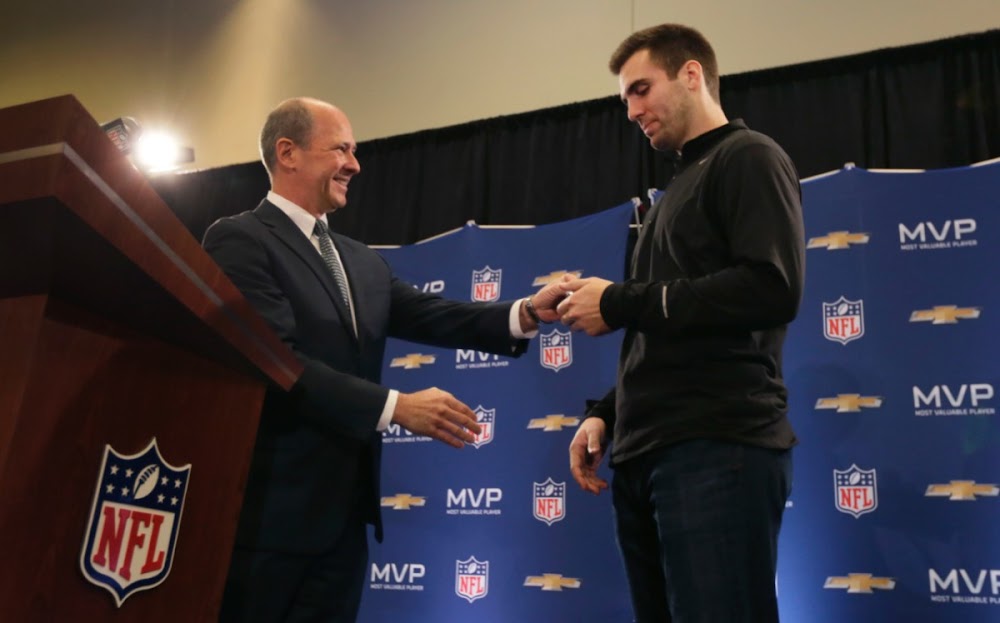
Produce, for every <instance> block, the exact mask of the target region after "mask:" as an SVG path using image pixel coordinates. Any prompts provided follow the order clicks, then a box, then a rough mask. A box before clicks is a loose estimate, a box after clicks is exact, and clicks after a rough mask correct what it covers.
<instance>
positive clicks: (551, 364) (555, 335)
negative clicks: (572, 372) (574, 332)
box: [540, 329, 573, 372]
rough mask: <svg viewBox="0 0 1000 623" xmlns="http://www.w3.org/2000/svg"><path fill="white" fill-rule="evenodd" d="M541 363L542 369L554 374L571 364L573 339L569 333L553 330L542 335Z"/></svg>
mask: <svg viewBox="0 0 1000 623" xmlns="http://www.w3.org/2000/svg"><path fill="white" fill-rule="evenodd" d="M540 357H541V361H542V367H543V368H549V369H550V370H555V371H556V372H558V371H560V370H562V369H563V368H565V367H567V366H569V365H570V364H572V363H573V338H572V337H571V336H570V332H569V331H566V332H565V333H563V332H561V331H559V330H558V329H553V330H552V332H551V333H544V334H542V350H541V354H540Z"/></svg>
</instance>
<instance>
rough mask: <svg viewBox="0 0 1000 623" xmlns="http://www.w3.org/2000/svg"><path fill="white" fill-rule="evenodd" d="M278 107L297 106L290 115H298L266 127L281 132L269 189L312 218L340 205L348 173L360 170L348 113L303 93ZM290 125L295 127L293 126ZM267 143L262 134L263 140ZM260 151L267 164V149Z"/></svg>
mask: <svg viewBox="0 0 1000 623" xmlns="http://www.w3.org/2000/svg"><path fill="white" fill-rule="evenodd" d="M283 106H286V107H289V108H291V107H295V106H297V107H298V108H297V109H293V112H292V115H291V116H292V117H295V116H296V115H297V120H296V123H289V124H288V125H286V126H281V123H275V125H276V126H278V127H277V128H274V127H271V128H269V127H268V125H270V124H268V125H266V126H265V131H264V133H265V135H266V134H268V133H269V132H270V133H271V135H272V136H278V137H280V138H277V139H276V140H275V143H274V151H273V154H271V155H272V156H273V162H274V164H273V165H272V166H270V167H269V172H270V173H271V189H272V190H274V191H275V192H276V193H278V194H279V195H281V196H283V197H285V198H286V199H289V200H290V201H292V202H294V203H296V204H297V205H299V206H301V207H302V208H303V209H304V210H306V211H307V212H309V213H310V214H312V215H313V216H316V217H319V216H320V215H322V214H325V213H327V212H333V211H334V210H339V209H340V208H342V207H344V206H345V205H347V187H348V185H349V184H350V182H351V178H352V177H354V176H355V175H356V174H357V173H358V172H360V171H361V165H360V164H358V160H357V158H356V157H355V156H354V152H355V150H356V149H357V144H356V143H355V142H354V133H353V131H352V130H351V123H350V121H348V119H347V115H345V114H344V113H343V112H341V111H340V109H338V108H336V107H335V106H333V105H331V104H327V103H326V102H321V101H319V100H312V99H307V98H301V99H298V100H289V101H288V102H286V103H284V104H283ZM277 110H278V111H279V112H280V110H281V109H280V108H279V109H277ZM295 110H297V111H298V112H295ZM274 114H275V113H272V115H274ZM290 118H291V117H290ZM295 125H298V128H299V129H298V130H295V129H293V126H295ZM282 127H284V128H285V130H286V131H283V130H282ZM307 129H308V131H306V130H307ZM290 136H294V137H296V138H290ZM267 142H268V141H267V140H265V139H262V144H264V145H266V144H267ZM262 152H263V155H264V160H265V164H266V163H267V162H268V155H269V154H268V152H267V151H264V150H263V149H262Z"/></svg>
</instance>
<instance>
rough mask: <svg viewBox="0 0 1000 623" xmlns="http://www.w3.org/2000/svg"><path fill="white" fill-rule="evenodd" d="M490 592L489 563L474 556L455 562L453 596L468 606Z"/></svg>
mask: <svg viewBox="0 0 1000 623" xmlns="http://www.w3.org/2000/svg"><path fill="white" fill-rule="evenodd" d="M488 592H490V561H488V560H486V561H482V562H480V561H478V560H476V557H475V556H470V557H469V559H468V560H456V561H455V594H456V595H458V596H459V597H461V598H462V599H465V600H466V601H468V602H469V603H470V604H471V603H472V602H474V601H476V600H477V599H482V598H483V597H486V593H488Z"/></svg>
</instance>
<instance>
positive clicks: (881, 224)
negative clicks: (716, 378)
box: [778, 164, 1000, 623]
mask: <svg viewBox="0 0 1000 623" xmlns="http://www.w3.org/2000/svg"><path fill="white" fill-rule="evenodd" d="M803 205H804V210H805V222H806V239H807V251H806V289H805V296H804V299H803V302H802V307H801V309H800V311H799V317H798V319H797V320H796V321H795V323H794V324H793V325H792V327H791V329H790V331H789V334H788V339H787V341H786V343H785V365H784V369H785V376H786V380H787V382H788V385H789V387H790V390H791V413H792V419H793V424H794V426H795V429H796V432H797V433H798V435H799V439H800V445H799V446H798V447H797V449H796V450H795V482H794V488H793V491H792V498H791V503H790V505H789V507H788V508H787V509H786V512H785V525H784V528H783V531H782V536H781V541H780V546H779V547H780V563H779V567H778V589H779V602H780V604H781V612H782V620H783V621H789V622H791V623H800V622H801V623H825V622H830V623H833V622H835V621H836V622H843V621H853V622H870V623H883V622H896V621H900V622H902V621H907V622H909V621H919V622H934V623H951V622H954V623H978V622H983V623H985V622H987V621H990V622H995V621H1000V498H998V496H997V494H998V491H1000V490H998V486H1000V434H998V428H997V413H996V408H997V404H998V397H997V395H996V390H997V389H998V388H1000V358H998V354H1000V315H998V312H1000V279H998V278H1000V236H998V234H1000V227H998V224H1000V165H997V164H992V165H984V166H979V167H968V168H961V169H949V170H939V171H927V172H916V173H908V172H869V171H865V170H861V169H845V170H843V171H839V172H837V173H835V174H833V175H829V176H826V177H822V178H819V179H814V180H811V181H807V182H805V183H804V184H803Z"/></svg>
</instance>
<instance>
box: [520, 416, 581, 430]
mask: <svg viewBox="0 0 1000 623" xmlns="http://www.w3.org/2000/svg"><path fill="white" fill-rule="evenodd" d="M579 424H580V418H578V417H566V416H565V415H546V416H545V417H536V418H532V419H531V420H529V421H528V428H540V429H542V430H543V431H546V432H551V431H554V430H562V428H563V426H579Z"/></svg>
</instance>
